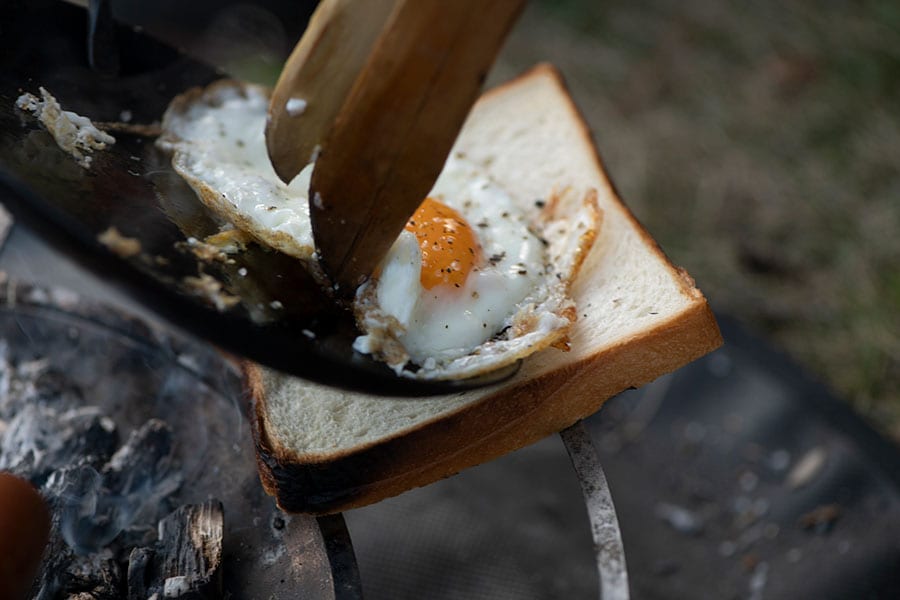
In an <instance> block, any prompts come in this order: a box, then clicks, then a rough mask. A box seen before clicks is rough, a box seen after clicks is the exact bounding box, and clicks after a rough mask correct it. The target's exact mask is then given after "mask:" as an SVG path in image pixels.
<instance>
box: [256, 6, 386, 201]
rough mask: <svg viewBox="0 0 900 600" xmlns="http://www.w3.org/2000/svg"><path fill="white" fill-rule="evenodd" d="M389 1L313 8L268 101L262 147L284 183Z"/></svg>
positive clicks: (307, 151) (305, 159)
mask: <svg viewBox="0 0 900 600" xmlns="http://www.w3.org/2000/svg"><path fill="white" fill-rule="evenodd" d="M394 5H395V0H323V1H322V2H321V3H319V6H318V7H316V11H315V12H314V13H313V15H312V17H311V18H310V20H309V24H308V25H307V27H306V31H305V33H304V34H303V37H302V38H301V40H300V42H299V43H298V44H297V46H296V47H295V48H294V50H293V52H292V53H291V55H290V57H288V60H287V62H286V63H285V65H284V68H283V69H282V71H281V75H280V76H279V78H278V83H277V84H276V86H275V89H274V90H273V92H272V98H271V100H270V103H269V115H268V116H269V118H268V121H267V123H266V147H267V149H268V152H269V159H270V160H271V161H272V166H273V167H274V168H275V172H276V173H277V174H278V176H279V177H280V178H281V179H282V180H283V181H284V182H285V183H289V182H290V181H291V180H292V179H293V178H294V177H295V176H296V175H297V173H299V172H300V170H301V169H303V167H305V166H306V165H307V164H308V163H309V162H310V160H311V157H312V156H313V154H314V153H315V151H316V148H317V146H319V145H321V143H322V141H323V140H324V139H325V136H326V134H327V133H328V131H329V129H331V126H332V124H333V123H334V119H335V117H336V116H337V114H338V111H339V110H340V109H341V106H342V105H343V103H344V100H345V99H346V98H347V94H348V93H349V92H350V89H351V87H352V86H353V84H354V82H355V81H356V79H357V76H358V75H359V72H360V70H361V69H362V67H363V65H364V64H365V62H366V61H367V60H368V58H369V54H370V53H371V51H372V46H373V45H374V44H375V40H376V39H377V38H378V36H379V34H380V33H381V30H382V29H383V27H384V24H385V23H386V22H387V20H388V17H390V15H391V12H392V11H393V10H394ZM289 103H290V104H289ZM298 131H302V135H297V132H298Z"/></svg>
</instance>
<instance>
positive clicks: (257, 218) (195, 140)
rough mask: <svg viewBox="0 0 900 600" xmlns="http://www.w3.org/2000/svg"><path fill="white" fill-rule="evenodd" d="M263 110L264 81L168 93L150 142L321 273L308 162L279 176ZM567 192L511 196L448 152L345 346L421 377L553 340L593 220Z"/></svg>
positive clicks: (365, 290)
mask: <svg viewBox="0 0 900 600" xmlns="http://www.w3.org/2000/svg"><path fill="white" fill-rule="evenodd" d="M267 108H268V94H267V92H266V90H264V89H263V88H260V87H256V86H252V85H247V84H242V83H238V82H232V81H222V82H217V83H215V84H213V85H211V86H209V87H207V88H205V89H204V90H193V91H191V92H188V93H186V94H184V95H182V96H180V97H178V98H176V99H175V100H174V101H173V102H172V104H171V105H170V107H169V110H168V111H167V112H166V115H165V116H164V118H163V130H164V135H163V136H162V137H161V138H160V141H159V144H160V146H161V147H163V148H165V149H167V150H169V151H171V152H172V153H173V158H172V164H173V167H174V168H175V170H176V171H177V172H178V173H179V174H180V175H181V176H182V177H183V178H184V179H185V180H186V181H187V182H188V184H189V185H190V186H191V187H192V188H193V189H194V191H195V192H196V193H197V195H198V196H199V197H200V199H201V200H202V201H203V202H204V204H206V205H207V206H208V207H209V208H211V209H212V210H213V211H214V212H215V213H216V214H218V215H219V216H220V217H221V218H223V219H224V220H226V221H228V222H230V223H232V224H234V225H235V226H236V227H238V228H240V229H243V230H245V231H247V232H248V233H249V234H250V235H252V236H253V237H254V238H255V239H256V240H257V241H259V242H261V243H263V244H266V245H268V246H271V247H273V248H275V249H277V250H280V251H282V252H285V253H286V254H289V255H291V256H294V257H296V258H298V259H300V260H301V261H303V263H304V265H306V267H307V268H308V269H310V270H311V271H312V272H313V274H314V275H316V276H321V271H320V269H319V267H318V263H317V262H316V260H315V250H314V247H313V236H312V227H311V223H310V217H309V204H308V191H309V182H310V177H311V173H312V168H313V166H312V165H310V166H307V167H306V168H305V169H304V170H303V171H302V172H301V173H300V175H298V176H297V177H296V178H295V179H294V180H293V181H292V182H291V184H290V185H285V184H284V183H283V182H282V181H281V180H280V179H279V178H278V177H277V175H276V174H275V172H274V170H273V168H272V166H271V163H270V162H269V158H268V155H267V153H266V147H265V137H264V130H265V119H266V110H267ZM568 193H569V192H566V191H560V192H558V193H553V194H551V195H550V197H549V198H547V199H545V201H541V202H535V201H534V200H533V199H529V201H528V202H523V201H522V200H521V199H516V198H513V197H512V196H511V195H510V194H509V192H507V191H506V190H505V189H503V188H502V187H501V186H500V185H499V184H497V183H496V182H495V181H494V180H493V179H492V178H491V177H490V176H489V174H488V172H487V170H486V169H485V168H484V167H483V166H481V165H479V164H476V163H474V162H471V161H468V160H467V159H466V158H465V157H464V156H462V155H461V154H459V153H456V154H453V155H451V156H450V157H449V158H448V161H447V163H446V165H445V167H444V170H443V172H442V173H441V175H440V177H439V178H438V181H437V182H436V183H435V185H434V188H433V190H432V191H431V193H430V194H429V196H428V198H427V199H426V200H425V201H424V202H423V204H422V206H420V208H419V210H418V211H417V212H416V214H415V215H413V217H412V218H411V219H410V220H409V223H408V224H407V227H406V229H405V231H404V232H403V233H402V234H401V235H400V237H399V238H398V239H397V241H396V242H395V243H394V245H393V246H392V247H391V249H390V251H389V252H388V254H387V256H386V257H385V258H384V259H383V260H382V262H381V265H380V266H379V268H378V269H377V270H376V272H375V273H374V274H373V276H372V277H371V279H370V280H369V281H368V282H367V283H365V284H363V285H362V286H361V287H360V288H359V290H357V294H356V299H355V301H354V303H353V311H354V314H355V316H356V321H357V324H358V326H359V328H360V330H361V331H362V335H361V336H360V337H359V338H357V340H356V342H355V344H354V348H355V349H356V350H357V351H359V352H362V353H366V354H371V355H373V356H375V357H376V358H378V359H380V360H383V361H384V362H386V363H387V364H388V365H389V366H390V367H392V368H393V369H394V370H395V371H396V372H397V373H398V374H401V375H403V376H408V377H414V378H419V379H457V378H464V377H470V376H474V375H477V374H480V373H485V372H488V371H491V370H494V369H497V368H500V367H502V366H505V365H507V364H510V363H513V362H515V361H517V360H519V359H520V358H523V357H525V356H527V355H529V354H531V353H533V352H536V351H538V350H541V349H543V348H547V347H549V346H555V347H558V348H562V349H565V348H566V347H567V338H566V334H567V331H568V329H569V327H570V326H571V324H572V323H573V322H574V321H575V319H576V314H577V312H576V310H575V305H574V303H573V301H572V300H571V298H570V296H569V287H570V285H571V283H572V282H573V281H574V279H575V277H576V276H577V273H578V270H579V268H580V266H581V263H582V261H583V260H584V258H585V256H586V255H587V253H588V251H589V249H590V247H591V245H592V244H593V242H594V239H595V238H596V236H597V232H598V230H599V227H600V220H601V213H600V210H599V208H598V206H597V200H596V194H595V193H589V194H588V195H587V196H586V197H585V198H584V199H583V200H582V201H581V202H579V201H578V199H572V198H568V197H567V194H568ZM573 206H575V208H574V209H573V208H572V207H573Z"/></svg>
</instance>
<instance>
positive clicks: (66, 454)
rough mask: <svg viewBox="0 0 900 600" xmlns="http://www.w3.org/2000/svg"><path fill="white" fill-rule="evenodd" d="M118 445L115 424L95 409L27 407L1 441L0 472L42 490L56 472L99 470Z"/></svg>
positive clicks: (17, 416) (32, 405)
mask: <svg viewBox="0 0 900 600" xmlns="http://www.w3.org/2000/svg"><path fill="white" fill-rule="evenodd" d="M118 441H119V435H118V430H117V429H116V425H115V423H113V421H112V420H111V419H109V418H107V417H106V416H104V415H103V414H101V413H100V410H99V409H98V408H97V407H93V406H88V407H83V408H74V409H69V410H65V411H63V412H59V411H57V410H56V409H54V408H50V407H48V406H43V405H40V404H29V405H27V406H25V407H24V408H22V410H20V411H19V413H18V414H17V415H16V416H15V417H13V419H12V420H11V421H10V422H9V423H8V424H7V427H6V430H5V433H4V435H3V437H2V440H0V470H6V471H11V472H13V473H16V474H19V475H21V476H23V477H26V478H28V479H29V480H30V481H31V482H32V483H34V484H35V485H37V486H41V485H43V484H44V482H45V481H46V479H47V477H48V476H49V475H50V473H52V472H53V471H55V470H57V469H61V468H64V467H68V466H72V465H87V466H90V467H93V468H100V466H101V465H103V464H104V463H105V462H106V461H107V460H109V458H110V457H111V456H112V454H113V451H114V450H115V448H116V446H117V445H118Z"/></svg>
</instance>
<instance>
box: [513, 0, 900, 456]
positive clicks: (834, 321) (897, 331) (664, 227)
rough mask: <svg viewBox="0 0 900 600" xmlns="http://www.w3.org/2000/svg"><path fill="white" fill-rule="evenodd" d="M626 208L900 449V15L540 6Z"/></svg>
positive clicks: (652, 4)
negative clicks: (891, 439)
mask: <svg viewBox="0 0 900 600" xmlns="http://www.w3.org/2000/svg"><path fill="white" fill-rule="evenodd" d="M503 59H504V60H503V63H502V66H501V69H498V71H501V70H502V74H503V75H504V76H505V75H508V74H511V73H512V72H514V71H516V70H518V69H521V68H523V67H525V66H526V65H529V64H531V63H533V62H535V61H538V60H549V61H551V62H554V63H555V64H557V65H558V66H559V67H560V68H561V69H562V71H563V73H564V74H565V75H566V78H567V80H568V82H569V84H570V86H571V88H572V92H573V94H574V95H575V98H576V100H577V102H578V103H579V105H580V107H581V109H582V110H583V111H584V113H585V116H586V117H587V120H588V122H589V123H590V125H591V127H592V128H593V132H594V137H595V139H596V141H597V144H598V146H599V148H600V153H601V155H602V157H603V160H604V162H605V163H606V166H607V169H608V171H609V174H610V176H611V178H612V179H613V181H614V182H615V184H616V186H617V188H618V190H619V192H620V193H621V196H622V198H623V199H624V200H625V202H626V203H627V204H628V206H629V207H630V208H631V209H632V210H633V211H634V213H635V214H636V215H637V217H638V218H639V219H640V220H641V221H642V222H643V223H644V225H645V226H646V227H647V228H648V229H649V230H650V232H651V233H652V234H653V236H654V237H655V238H656V239H657V240H658V241H659V243H660V244H661V245H662V247H663V249H664V250H665V251H666V253H667V254H668V255H669V256H670V257H671V258H672V260H673V261H674V262H675V263H676V264H679V265H681V266H683V267H685V268H686V269H687V270H688V271H689V272H690V273H691V274H692V275H693V276H694V277H695V279H696V280H697V282H698V284H699V286H700V288H701V289H702V290H703V291H704V292H705V293H706V295H707V296H708V298H709V299H710V300H711V302H712V304H713V306H714V307H715V309H716V310H718V311H721V312H725V313H728V314H731V315H733V316H735V317H737V318H738V319H739V320H740V321H742V322H744V323H745V324H747V325H748V326H750V327H751V328H752V329H754V330H756V331H757V332H760V333H763V334H764V335H765V336H766V337H767V338H769V339H770V340H772V341H774V342H775V343H776V344H777V345H779V346H780V347H782V348H783V349H785V350H786V351H787V352H788V353H789V354H791V355H792V356H793V357H795V358H796V359H797V360H799V362H801V363H802V364H803V365H805V366H806V367H808V368H809V369H810V370H812V371H813V372H814V373H815V374H816V375H817V376H818V377H820V378H822V379H823V380H824V381H825V382H827V384H828V385H829V386H830V387H831V388H833V389H834V390H835V391H836V392H837V393H838V395H840V396H842V397H843V398H846V399H847V400H848V401H849V402H851V403H852V404H853V406H854V407H855V408H856V409H858V410H859V411H860V412H862V413H863V414H864V415H865V417H866V418H867V419H868V420H869V421H870V422H871V423H873V424H874V425H875V426H876V427H878V428H879V429H880V430H882V431H883V432H886V433H888V434H889V435H891V436H892V437H893V438H894V439H895V440H900V152H898V151H900V3H897V2H894V1H892V0H867V1H858V2H857V1H852V2H851V1H846V2H844V1H828V2H811V1H798V2H788V3H785V2H779V1H775V0H760V1H757V2H739V1H732V0H725V1H711V0H684V1H679V2H672V1H667V0H638V1H620V0H609V1H605V2H596V1H593V0H540V1H537V2H532V3H531V5H530V7H529V9H528V10H527V12H526V13H525V15H524V18H523V19H522V21H521V22H520V23H519V26H518V28H517V30H516V31H515V32H514V34H513V36H512V38H511V39H510V41H509V44H508V47H507V48H506V52H505V53H504V55H503Z"/></svg>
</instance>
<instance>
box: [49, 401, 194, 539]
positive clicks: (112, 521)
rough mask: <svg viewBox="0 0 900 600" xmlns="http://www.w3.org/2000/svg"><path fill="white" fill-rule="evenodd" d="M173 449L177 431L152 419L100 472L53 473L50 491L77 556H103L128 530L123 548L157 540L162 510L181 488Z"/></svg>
mask: <svg viewBox="0 0 900 600" xmlns="http://www.w3.org/2000/svg"><path fill="white" fill-rule="evenodd" d="M172 450H173V446H172V432H171V429H170V428H169V427H168V425H166V424H165V423H164V422H163V421H160V420H157V419H151V420H150V421H148V422H147V423H145V424H144V425H143V426H142V427H141V428H140V429H138V430H136V431H134V432H132V434H131V436H130V437H129V439H128V441H127V442H126V443H125V445H123V446H122V447H121V448H119V450H117V451H116V452H115V453H114V454H112V457H111V458H110V459H109V462H107V463H106V465H105V466H103V467H102V469H101V470H100V471H98V470H97V469H95V468H93V466H92V465H75V466H71V467H67V468H64V469H59V470H57V471H55V472H53V474H52V476H51V477H50V478H49V479H48V484H47V485H46V486H45V491H46V492H47V495H48V496H49V497H55V501H54V505H55V506H54V508H55V511H56V513H57V514H58V515H59V532H60V535H61V536H62V537H63V539H64V540H65V541H66V543H67V544H68V545H69V547H71V548H72V549H73V550H74V551H75V553H76V554H79V555H85V554H90V553H94V552H97V551H98V550H100V549H102V548H104V547H106V546H107V545H109V544H110V543H111V542H112V541H113V540H115V539H116V538H117V537H119V536H120V534H122V533H123V532H125V535H124V536H123V537H122V539H120V540H119V543H120V545H134V544H143V543H146V542H147V541H148V536H149V538H150V539H151V540H152V533H153V527H154V524H155V523H156V522H157V519H158V514H159V512H160V508H161V507H163V506H165V500H166V498H167V497H168V496H169V495H170V494H171V493H172V492H174V491H175V490H177V489H178V488H179V487H180V486H181V481H182V477H181V474H180V472H179V471H178V470H177V469H176V468H175V465H174V460H173V457H172Z"/></svg>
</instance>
